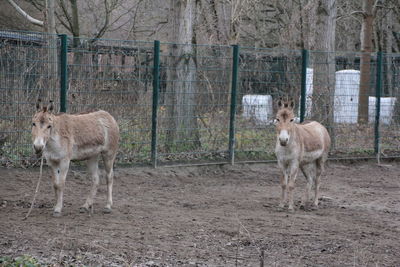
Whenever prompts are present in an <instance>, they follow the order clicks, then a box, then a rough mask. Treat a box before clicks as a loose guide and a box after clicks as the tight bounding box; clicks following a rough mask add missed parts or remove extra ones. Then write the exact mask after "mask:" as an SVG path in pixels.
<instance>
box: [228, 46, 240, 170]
mask: <svg viewBox="0 0 400 267" xmlns="http://www.w3.org/2000/svg"><path fill="white" fill-rule="evenodd" d="M238 71H239V45H233V58H232V84H231V107H230V108H231V110H230V118H229V160H230V162H231V164H232V165H233V164H234V163H235V118H236V95H237V93H236V91H237V83H238Z"/></svg>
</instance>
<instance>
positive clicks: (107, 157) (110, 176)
mask: <svg viewBox="0 0 400 267" xmlns="http://www.w3.org/2000/svg"><path fill="white" fill-rule="evenodd" d="M102 156H103V161H104V168H105V170H106V180H107V203H106V206H105V208H104V213H110V212H111V207H112V204H113V201H112V188H113V180H114V171H113V165H114V161H115V156H116V155H115V154H103V155H102Z"/></svg>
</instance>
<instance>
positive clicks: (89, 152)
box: [60, 110, 119, 159]
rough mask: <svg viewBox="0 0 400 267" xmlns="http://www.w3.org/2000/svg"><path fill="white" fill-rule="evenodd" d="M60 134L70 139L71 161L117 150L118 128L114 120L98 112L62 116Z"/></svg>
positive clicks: (106, 114) (105, 113)
mask: <svg viewBox="0 0 400 267" xmlns="http://www.w3.org/2000/svg"><path fill="white" fill-rule="evenodd" d="M60 120H62V121H64V122H65V124H64V125H62V126H61V125H60V126H61V127H60V134H61V135H63V133H64V134H66V135H67V136H68V137H69V138H70V146H71V147H72V155H71V159H86V158H90V157H91V156H95V155H96V154H100V153H102V154H104V153H106V154H109V155H111V154H115V153H116V152H117V150H118V140H119V128H118V124H117V122H116V121H115V119H114V118H113V117H112V116H111V115H110V114H109V113H108V112H106V111H103V110H100V111H96V112H91V113H85V114H73V115H69V114H62V115H60Z"/></svg>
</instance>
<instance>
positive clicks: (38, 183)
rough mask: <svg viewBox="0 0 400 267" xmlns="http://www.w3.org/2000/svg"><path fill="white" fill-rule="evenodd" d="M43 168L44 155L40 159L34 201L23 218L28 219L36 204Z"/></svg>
mask: <svg viewBox="0 0 400 267" xmlns="http://www.w3.org/2000/svg"><path fill="white" fill-rule="evenodd" d="M42 170H43V156H42V159H41V161H40V173H39V180H38V182H37V184H36V189H35V194H34V195H33V199H32V202H31V207H30V208H29V210H28V213H27V214H26V215H25V217H24V218H23V219H22V220H26V219H27V218H28V217H29V215H30V214H31V212H32V209H33V205H34V204H35V200H36V196H37V193H38V191H39V185H40V180H42Z"/></svg>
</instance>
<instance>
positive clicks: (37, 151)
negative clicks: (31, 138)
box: [33, 146, 43, 156]
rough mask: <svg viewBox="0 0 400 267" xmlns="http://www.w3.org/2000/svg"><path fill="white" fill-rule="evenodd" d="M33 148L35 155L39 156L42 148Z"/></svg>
mask: <svg viewBox="0 0 400 267" xmlns="http://www.w3.org/2000/svg"><path fill="white" fill-rule="evenodd" d="M33 149H34V150H35V154H36V156H41V155H42V152H43V149H42V148H38V147H35V146H34V147H33Z"/></svg>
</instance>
